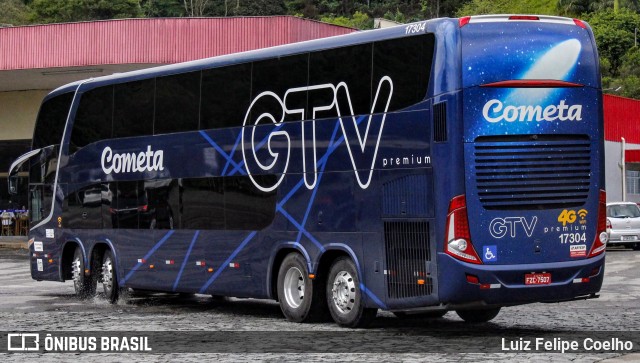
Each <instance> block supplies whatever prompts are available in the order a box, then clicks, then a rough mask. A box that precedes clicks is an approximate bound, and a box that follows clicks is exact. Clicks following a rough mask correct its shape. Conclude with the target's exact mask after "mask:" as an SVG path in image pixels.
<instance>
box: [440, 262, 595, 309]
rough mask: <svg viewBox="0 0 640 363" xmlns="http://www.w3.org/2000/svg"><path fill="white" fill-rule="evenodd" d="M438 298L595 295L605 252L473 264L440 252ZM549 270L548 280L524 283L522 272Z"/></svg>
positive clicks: (497, 302) (453, 301)
mask: <svg viewBox="0 0 640 363" xmlns="http://www.w3.org/2000/svg"><path fill="white" fill-rule="evenodd" d="M438 258H439V271H438V274H439V281H438V291H439V300H440V301H441V302H442V303H443V304H446V305H448V306H462V307H463V306H487V305H489V306H506V305H518V304H527V303H534V302H560V301H570V300H576V299H588V298H594V297H597V295H596V293H597V292H599V291H600V287H601V286H602V279H603V276H604V260H605V255H604V254H602V255H600V256H597V257H593V258H589V259H582V260H577V261H567V262H554V263H544V264H523V265H474V264H470V263H465V262H460V261H458V260H455V259H454V258H452V257H451V256H449V255H446V254H439V255H438ZM531 273H536V274H543V273H544V274H550V275H547V276H550V278H551V282H550V283H545V284H536V285H529V284H525V275H527V274H531Z"/></svg>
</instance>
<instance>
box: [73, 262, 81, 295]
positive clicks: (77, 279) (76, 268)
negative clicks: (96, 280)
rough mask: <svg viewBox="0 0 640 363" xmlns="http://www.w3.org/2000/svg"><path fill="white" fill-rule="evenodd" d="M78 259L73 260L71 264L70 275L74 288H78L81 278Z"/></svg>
mask: <svg viewBox="0 0 640 363" xmlns="http://www.w3.org/2000/svg"><path fill="white" fill-rule="evenodd" d="M80 265H81V263H80V259H79V258H76V259H75V260H73V263H72V264H71V275H72V277H73V284H74V286H75V287H76V288H79V287H80V277H81V273H82V272H81V271H80Z"/></svg>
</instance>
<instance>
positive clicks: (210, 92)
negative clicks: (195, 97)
mask: <svg viewBox="0 0 640 363" xmlns="http://www.w3.org/2000/svg"><path fill="white" fill-rule="evenodd" d="M200 102H201V109H202V110H201V114H200V129H201V130H208V129H219V128H223V127H240V126H242V123H243V122H244V117H245V115H246V114H247V110H248V109H249V104H250V102H251V63H245V64H238V65H235V66H230V67H222V68H212V69H207V70H204V71H202V97H201V101H200Z"/></svg>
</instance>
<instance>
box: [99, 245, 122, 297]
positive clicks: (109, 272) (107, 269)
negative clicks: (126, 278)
mask: <svg viewBox="0 0 640 363" xmlns="http://www.w3.org/2000/svg"><path fill="white" fill-rule="evenodd" d="M102 288H103V290H104V297H105V298H106V299H107V301H109V302H110V303H112V304H113V303H115V302H116V301H117V300H118V277H117V276H116V272H115V266H114V260H113V253H111V251H110V250H106V251H105V252H104V255H103V256H102Z"/></svg>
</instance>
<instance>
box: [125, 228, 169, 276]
mask: <svg viewBox="0 0 640 363" xmlns="http://www.w3.org/2000/svg"><path fill="white" fill-rule="evenodd" d="M174 232H175V231H174V230H170V231H169V232H167V234H165V235H164V237H162V239H161V240H160V241H158V243H156V245H155V246H153V248H152V249H151V250H149V252H147V254H146V255H144V257H143V259H144V260H147V259H149V257H151V256H152V255H153V254H154V253H155V252H156V251H157V250H158V248H160V246H162V245H163V244H164V243H165V242H166V241H167V240H168V239H169V237H171V235H172V234H173V233H174ZM142 265H143V263H142V262H138V263H137V264H136V265H135V266H133V268H132V269H131V271H129V273H128V274H127V276H125V277H124V280H122V283H123V284H124V283H125V282H126V281H127V280H129V278H131V276H133V274H134V273H135V272H136V271H137V270H138V269H139V268H140V266H142Z"/></svg>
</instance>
